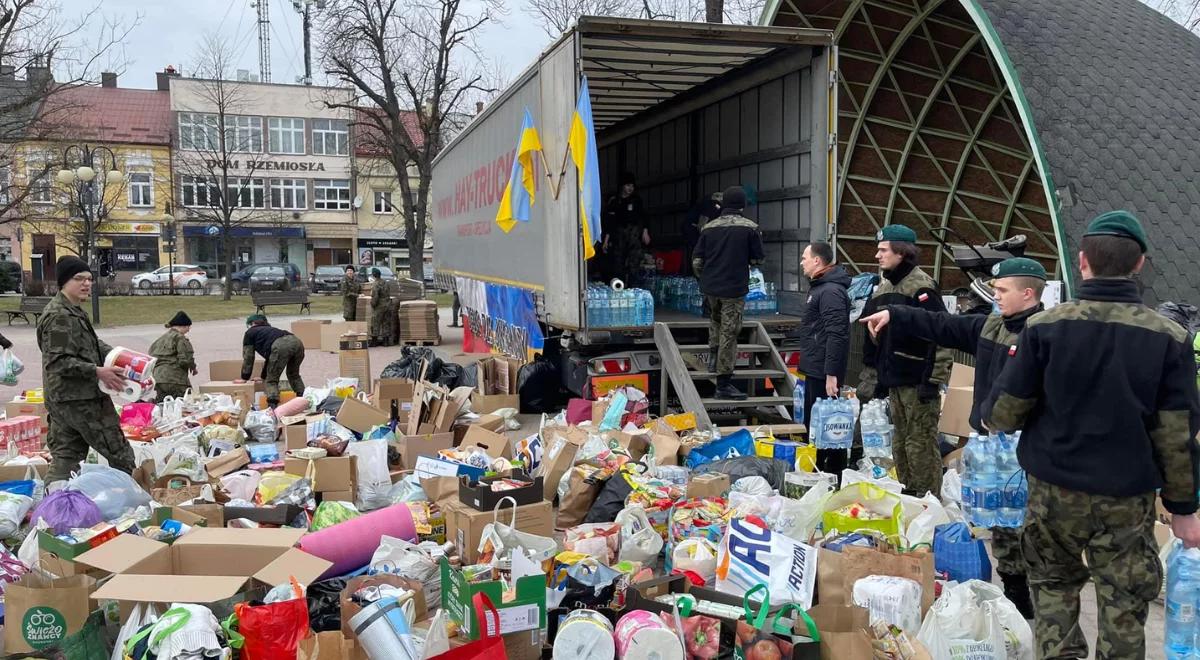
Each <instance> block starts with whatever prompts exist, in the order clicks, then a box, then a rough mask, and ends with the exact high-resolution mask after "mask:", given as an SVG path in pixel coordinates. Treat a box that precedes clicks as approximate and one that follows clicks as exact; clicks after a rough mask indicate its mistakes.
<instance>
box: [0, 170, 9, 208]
mask: <svg viewBox="0 0 1200 660" xmlns="http://www.w3.org/2000/svg"><path fill="white" fill-rule="evenodd" d="M8 172H9V169H8V168H7V167H0V204H7V203H8V200H10V199H12V198H11V197H10V196H9V191H8V187H9V186H10V185H11V183H10V179H9V175H8Z"/></svg>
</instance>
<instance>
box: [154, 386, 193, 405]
mask: <svg viewBox="0 0 1200 660" xmlns="http://www.w3.org/2000/svg"><path fill="white" fill-rule="evenodd" d="M188 389H190V387H189V385H188V384H187V383H161V382H156V383H154V394H155V396H154V402H155V403H162V402H163V399H165V398H167V397H169V396H171V397H175V398H176V399H180V398H183V395H184V394H186V393H187V391H188Z"/></svg>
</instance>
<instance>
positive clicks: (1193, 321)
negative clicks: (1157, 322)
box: [1157, 302, 1200, 334]
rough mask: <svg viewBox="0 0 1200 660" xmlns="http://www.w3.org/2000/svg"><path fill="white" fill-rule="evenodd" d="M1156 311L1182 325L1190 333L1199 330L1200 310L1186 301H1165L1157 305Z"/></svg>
mask: <svg viewBox="0 0 1200 660" xmlns="http://www.w3.org/2000/svg"><path fill="white" fill-rule="evenodd" d="M1157 311H1158V313H1159V314H1162V315H1163V316H1165V317H1167V318H1169V319H1171V320H1172V321H1174V322H1176V323H1178V324H1179V325H1181V326H1183V328H1184V329H1185V330H1187V331H1188V332H1190V333H1193V334H1194V333H1196V332H1197V331H1200V310H1197V309H1196V306H1195V305H1189V304H1187V303H1176V302H1165V303H1162V304H1161V305H1159V306H1158V310H1157Z"/></svg>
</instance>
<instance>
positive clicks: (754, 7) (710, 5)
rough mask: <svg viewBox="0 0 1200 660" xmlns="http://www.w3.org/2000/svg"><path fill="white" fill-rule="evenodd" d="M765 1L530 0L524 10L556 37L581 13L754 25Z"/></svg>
mask: <svg viewBox="0 0 1200 660" xmlns="http://www.w3.org/2000/svg"><path fill="white" fill-rule="evenodd" d="M765 4H766V3H765V2H764V0H530V2H529V6H527V7H526V8H525V11H526V12H527V13H528V14H529V15H531V16H533V17H534V18H536V19H538V20H539V21H540V22H541V24H542V29H544V30H545V31H546V33H547V34H549V35H550V36H551V37H557V36H558V35H560V34H562V33H563V32H565V31H566V30H567V29H568V28H570V27H571V25H572V24H574V23H575V21H576V20H578V19H579V17H580V16H617V17H625V18H648V19H652V20H668V21H701V20H704V21H707V22H710V23H721V22H725V23H731V24H735V25H753V24H755V23H757V22H758V19H759V17H760V16H761V15H762V10H763V6H764V5H765Z"/></svg>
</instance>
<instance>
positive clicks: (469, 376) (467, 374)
mask: <svg viewBox="0 0 1200 660" xmlns="http://www.w3.org/2000/svg"><path fill="white" fill-rule="evenodd" d="M458 386H459V387H471V388H474V387H478V386H479V363H478V362H472V363H471V364H468V365H467V366H465V367H463V368H462V373H461V374H459V376H458Z"/></svg>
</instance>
